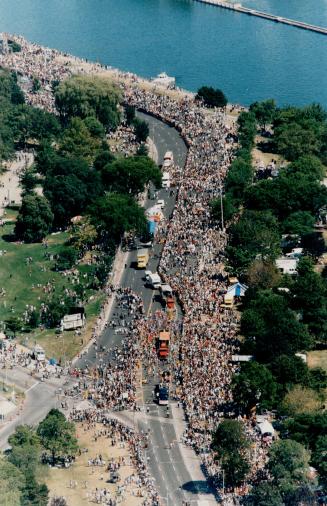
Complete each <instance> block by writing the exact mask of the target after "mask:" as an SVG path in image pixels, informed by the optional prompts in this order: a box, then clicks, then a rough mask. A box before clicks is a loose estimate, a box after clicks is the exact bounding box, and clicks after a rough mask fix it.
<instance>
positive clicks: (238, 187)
mask: <svg viewBox="0 0 327 506" xmlns="http://www.w3.org/2000/svg"><path fill="white" fill-rule="evenodd" d="M252 177H253V168H252V165H251V162H248V161H246V160H244V159H243V158H240V157H239V158H236V159H235V160H234V161H233V162H232V164H231V166H230V168H229V170H228V173H227V177H226V179H225V189H226V192H227V193H229V194H230V195H231V196H232V198H233V199H234V200H235V201H238V202H240V201H242V199H243V196H244V191H245V189H246V187H247V186H248V185H249V184H250V183H251V182H252Z"/></svg>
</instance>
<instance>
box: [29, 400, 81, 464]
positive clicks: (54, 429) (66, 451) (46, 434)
mask: <svg viewBox="0 0 327 506" xmlns="http://www.w3.org/2000/svg"><path fill="white" fill-rule="evenodd" d="M37 434H38V436H39V438H40V441H41V443H42V445H43V447H44V448H45V449H46V450H48V451H49V452H50V453H51V456H52V460H53V461H55V459H56V458H57V457H59V456H68V455H75V454H76V452H77V450H78V445H77V439H76V436H75V426H74V424H73V423H72V422H68V421H67V420H66V418H65V415H63V414H62V413H61V412H60V411H59V410H58V409H51V410H50V411H49V413H48V414H47V416H46V417H45V418H44V420H42V422H40V423H39V426H38V428H37Z"/></svg>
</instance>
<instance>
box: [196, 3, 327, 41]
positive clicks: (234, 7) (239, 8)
mask: <svg viewBox="0 0 327 506" xmlns="http://www.w3.org/2000/svg"><path fill="white" fill-rule="evenodd" d="M196 1H197V2H200V3H204V4H209V5H215V6H216V7H222V8H223V9H228V10H231V11H235V12H241V13H243V14H248V15H249V16H255V17H257V18H263V19H268V21H274V22H276V23H282V24H284V25H290V26H295V27H296V28H302V30H309V31H311V32H316V33H321V34H323V35H327V28H324V27H323V26H316V25H311V24H310V23H304V22H303V21H296V20H295V19H289V18H284V17H283V16H276V15H275V14H269V13H268V12H262V11H257V10H255V9H250V8H248V7H243V5H241V4H240V3H232V2H221V1H220V0H196Z"/></svg>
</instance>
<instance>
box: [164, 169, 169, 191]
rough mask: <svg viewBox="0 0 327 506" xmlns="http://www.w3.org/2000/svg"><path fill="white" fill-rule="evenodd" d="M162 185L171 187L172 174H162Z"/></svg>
mask: <svg viewBox="0 0 327 506" xmlns="http://www.w3.org/2000/svg"><path fill="white" fill-rule="evenodd" d="M162 187H163V188H170V175H169V172H164V173H163V174H162Z"/></svg>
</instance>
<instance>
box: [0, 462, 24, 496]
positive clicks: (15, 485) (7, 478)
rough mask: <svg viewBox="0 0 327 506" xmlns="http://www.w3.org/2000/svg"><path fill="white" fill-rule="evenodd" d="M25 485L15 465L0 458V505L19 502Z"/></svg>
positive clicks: (22, 476)
mask: <svg viewBox="0 0 327 506" xmlns="http://www.w3.org/2000/svg"><path fill="white" fill-rule="evenodd" d="M24 486H25V477H24V475H23V473H22V472H21V471H19V469H17V467H16V466H14V465H13V464H11V462H8V461H7V460H5V459H0V490H1V494H0V506H8V505H9V506H17V505H19V504H21V502H20V501H21V491H22V489H23V488H24Z"/></svg>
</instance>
